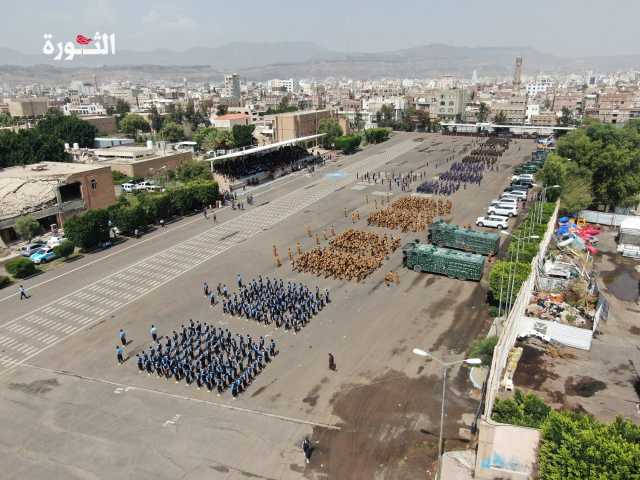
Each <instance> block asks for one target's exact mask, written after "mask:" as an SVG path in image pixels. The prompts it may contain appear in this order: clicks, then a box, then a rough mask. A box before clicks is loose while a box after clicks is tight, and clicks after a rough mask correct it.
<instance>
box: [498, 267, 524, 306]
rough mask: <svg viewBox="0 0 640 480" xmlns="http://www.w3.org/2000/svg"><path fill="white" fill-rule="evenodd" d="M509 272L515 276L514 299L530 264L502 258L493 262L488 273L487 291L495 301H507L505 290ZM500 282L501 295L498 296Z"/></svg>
mask: <svg viewBox="0 0 640 480" xmlns="http://www.w3.org/2000/svg"><path fill="white" fill-rule="evenodd" d="M510 273H513V274H514V276H515V279H514V287H513V295H512V301H513V300H515V298H516V296H517V295H518V291H519V290H520V286H521V285H522V283H523V282H524V281H525V280H526V279H527V277H528V276H529V273H531V264H530V263H523V262H518V263H515V262H507V261H504V260H498V261H497V262H496V263H494V264H493V267H492V268H491V273H490V274H489V291H490V292H491V297H492V298H493V300H495V301H496V302H500V301H501V302H502V303H503V304H504V303H506V302H507V301H508V298H507V295H508V294H507V290H508V288H509V283H510V281H511V280H510V278H511V276H510ZM501 283H502V296H500V284H501Z"/></svg>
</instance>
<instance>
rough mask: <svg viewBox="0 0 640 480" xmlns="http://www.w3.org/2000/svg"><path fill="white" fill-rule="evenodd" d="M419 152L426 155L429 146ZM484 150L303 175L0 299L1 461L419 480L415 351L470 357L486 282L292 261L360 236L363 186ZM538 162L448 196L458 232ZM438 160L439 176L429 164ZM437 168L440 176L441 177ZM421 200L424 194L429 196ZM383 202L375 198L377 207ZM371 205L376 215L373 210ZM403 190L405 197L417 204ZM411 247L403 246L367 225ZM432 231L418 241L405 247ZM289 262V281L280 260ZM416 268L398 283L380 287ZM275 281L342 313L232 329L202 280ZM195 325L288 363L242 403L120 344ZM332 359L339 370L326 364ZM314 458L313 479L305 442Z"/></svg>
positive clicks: (519, 152) (29, 474)
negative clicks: (293, 329) (353, 232)
mask: <svg viewBox="0 0 640 480" xmlns="http://www.w3.org/2000/svg"><path fill="white" fill-rule="evenodd" d="M418 139H422V140H420V141H417V140H418ZM471 142H472V140H471V139H469V138H465V137H443V136H440V135H436V134H397V135H395V136H394V137H393V138H392V139H391V140H390V141H388V142H386V143H384V144H381V145H376V146H372V147H368V148H366V149H364V150H363V151H362V152H360V153H358V154H356V155H353V156H350V157H346V158H341V159H339V160H338V161H337V162H335V163H332V164H330V165H328V166H327V167H325V168H323V169H321V170H319V171H317V172H316V173H314V174H313V175H309V174H305V173H297V174H294V175H292V176H288V177H285V178H282V179H279V180H277V181H275V182H273V183H271V184H269V185H265V186H261V187H258V188H257V189H255V190H254V195H255V202H254V204H255V206H254V207H250V208H247V209H246V210H245V211H238V210H236V211H232V210H230V209H224V210H222V211H219V212H217V217H218V218H217V224H215V225H214V223H213V220H212V219H211V216H210V217H209V219H208V220H206V219H204V218H203V217H202V215H196V216H193V217H189V218H185V219H182V220H180V221H178V222H175V223H173V224H169V225H168V226H167V227H166V228H165V229H158V230H156V231H154V232H151V233H149V234H148V235H146V236H144V237H142V238H141V239H139V240H135V239H130V240H128V241H126V242H124V243H122V244H120V245H118V246H116V247H114V248H112V249H110V250H106V251H104V252H101V253H97V254H91V255H86V256H85V257H84V258H82V259H80V260H78V261H75V262H72V263H69V264H68V265H64V266H63V267H61V268H58V269H54V270H52V271H49V272H47V273H45V274H42V275H39V276H37V277H34V278H32V279H30V280H28V281H26V282H25V286H27V288H28V289H29V291H30V293H31V295H32V297H31V298H30V299H29V300H26V301H19V300H18V298H17V296H16V295H15V289H9V290H7V289H5V290H2V291H1V292H0V312H1V313H0V422H1V424H2V426H3V428H2V429H0V462H1V464H2V466H3V473H2V478H7V479H47V480H50V479H58V478H61V479H62V478H63V479H102V478H120V479H129V478H131V479H156V480H157V479H178V478H184V479H245V478H246V479H301V478H310V479H316V478H317V479H325V478H326V479H340V480H342V479H373V478H390V479H396V478H402V479H412V478H416V479H422V478H425V472H428V473H427V474H428V475H429V474H430V473H432V470H433V461H434V459H435V457H436V451H437V446H436V444H437V431H438V421H439V412H440V396H441V393H442V391H441V375H440V371H439V368H438V366H437V364H435V363H434V362H426V363H425V361H424V359H421V358H417V357H415V356H413V355H412V354H411V349H412V348H413V347H414V346H419V347H421V348H424V349H427V350H432V351H434V352H437V353H438V355H439V356H440V357H442V358H446V359H449V360H450V359H457V358H462V355H463V354H464V352H465V351H466V349H467V348H468V346H469V345H470V343H471V342H472V341H473V339H474V338H475V337H476V336H478V335H480V334H482V333H484V332H485V331H486V328H487V327H488V323H489V318H488V316H487V314H486V309H485V307H484V296H485V285H484V282H481V283H473V282H461V281H456V280H451V279H448V278H444V277H440V276H435V275H428V274H417V273H415V272H413V271H407V270H404V269H402V268H401V267H400V265H401V252H400V251H397V252H396V253H394V254H393V255H392V256H391V257H390V259H389V260H388V261H387V262H386V263H385V265H383V267H382V268H381V269H379V270H378V271H376V272H375V273H374V274H373V275H371V276H370V277H369V278H367V279H366V280H365V281H364V282H361V283H359V284H358V283H355V282H343V281H339V280H336V279H331V278H326V279H325V278H318V277H314V276H311V275H309V274H298V273H296V272H292V270H291V265H290V262H289V260H288V258H287V248H288V247H291V248H292V249H293V250H295V244H296V242H297V241H300V242H301V243H302V245H303V249H307V248H311V247H312V245H313V244H314V240H312V239H310V238H309V237H308V236H307V235H306V232H305V229H306V227H307V226H309V227H310V228H311V229H312V230H313V231H314V232H322V231H323V230H326V231H329V230H330V228H331V226H332V225H333V226H334V227H335V230H336V232H340V231H342V230H344V229H346V228H350V227H352V224H351V218H350V217H349V218H345V217H344V209H345V208H346V209H347V210H348V211H352V210H354V209H358V210H359V211H360V213H361V218H362V220H360V221H359V222H358V224H357V225H356V227H358V228H364V229H368V227H367V226H366V214H367V213H368V212H369V211H371V210H372V209H373V201H374V199H378V201H380V199H382V198H383V196H384V192H385V191H387V190H386V189H385V188H384V187H381V186H380V185H371V186H368V185H367V186H364V185H361V184H357V180H356V172H359V173H363V172H364V171H366V170H369V171H372V170H386V171H394V172H406V171H409V170H414V171H415V170H417V169H422V170H423V171H425V172H427V173H428V174H429V176H431V175H434V174H435V173H436V172H442V171H444V170H446V169H447V163H445V159H446V158H447V157H450V156H451V155H452V154H453V155H454V156H455V158H456V159H459V158H460V157H461V155H462V152H463V151H464V150H465V149H469V146H470V145H471ZM534 148H535V146H534V144H533V142H531V141H524V140H523V141H516V142H513V143H512V146H511V148H510V149H509V150H508V152H507V154H506V155H505V156H504V157H503V158H502V159H501V160H500V168H499V169H498V171H496V172H488V173H487V174H486V175H485V179H484V180H483V182H482V185H481V186H480V187H478V186H473V187H467V189H466V190H460V191H459V192H458V193H456V194H455V195H454V196H453V197H452V198H453V202H454V211H453V215H452V219H453V221H454V222H456V223H460V224H462V223H472V222H473V221H474V220H475V217H476V216H478V215H481V214H483V213H484V210H485V207H486V205H487V203H488V202H489V201H490V200H491V199H492V198H495V196H496V195H497V193H498V192H499V191H501V189H502V187H503V186H504V184H506V183H507V181H508V177H509V176H510V174H511V169H510V168H509V167H510V166H512V165H515V164H517V163H519V162H520V161H521V160H522V159H523V158H525V157H526V156H528V155H529V152H530V151H532V150H533V149H534ZM427 162H429V166H428V167H427V166H426V163H427ZM438 163H439V164H440V165H439V166H437V167H436V165H437V164H438ZM415 186H417V184H414V185H413V188H415ZM376 192H378V194H376ZM365 195H367V196H368V198H369V204H368V205H366V204H365ZM401 195H402V194H401V192H399V191H397V190H393V192H392V196H393V197H392V198H398V197H399V196H401ZM370 229H371V230H377V231H380V232H387V233H392V234H395V235H398V234H399V232H398V231H394V232H390V231H389V230H384V229H377V228H370ZM417 236H420V237H424V234H419V235H416V234H415V233H408V234H402V240H403V243H404V242H406V241H408V240H410V239H413V238H416V237H417ZM273 245H276V247H277V248H278V250H279V252H280V257H281V258H282V259H283V265H282V267H280V268H276V267H275V265H274V261H273V257H272V246H273ZM392 269H394V270H395V269H398V271H399V272H400V280H401V281H400V285H398V286H392V287H387V286H385V285H384V281H383V277H384V274H385V273H386V272H387V271H389V270H392ZM237 273H241V274H242V275H243V277H244V279H245V280H248V279H250V278H252V277H255V276H257V275H258V274H261V275H263V276H265V275H267V276H278V277H280V278H283V279H285V281H286V280H287V279H291V280H295V281H302V282H303V283H305V284H307V285H308V286H309V287H310V288H315V286H316V285H319V286H320V287H321V288H329V289H330V291H331V292H332V300H333V301H332V303H331V304H330V305H329V306H328V307H327V308H326V309H325V310H323V311H322V312H321V313H320V314H319V315H318V316H316V317H314V318H313V319H312V321H311V323H310V324H309V325H307V327H305V328H304V329H303V330H302V331H301V332H300V333H298V334H297V335H293V334H291V333H288V332H284V331H281V330H276V329H275V328H273V327H265V326H263V325H258V324H256V323H255V322H249V321H245V320H241V319H238V318H231V317H228V316H225V315H223V313H222V310H221V307H220V306H217V307H214V308H211V307H210V306H209V305H208V302H206V301H205V298H204V296H203V294H202V282H203V281H204V280H207V281H208V283H209V285H216V284H217V283H218V282H223V283H226V284H227V285H229V286H230V287H231V286H232V285H234V279H235V275H236V274H237ZM189 318H193V319H195V320H203V321H207V322H209V323H212V324H214V325H216V326H222V327H224V328H229V329H231V330H232V331H233V332H238V333H241V334H246V333H250V334H251V335H252V336H254V337H256V336H260V335H264V336H265V337H266V338H267V340H269V339H270V338H271V337H273V338H275V339H276V341H277V342H278V346H279V349H280V354H279V355H278V356H277V357H276V358H275V360H274V361H272V362H271V363H270V364H269V365H268V367H267V368H266V369H265V370H264V371H263V372H262V373H261V374H260V375H259V376H258V377H257V379H256V380H255V381H254V382H253V384H252V385H251V386H250V387H249V388H248V390H247V391H246V392H244V393H243V394H241V395H240V397H239V398H238V399H237V400H234V399H233V398H232V397H231V395H230V394H228V393H226V394H224V395H222V396H221V397H218V396H217V395H215V394H211V393H209V392H207V391H206V390H202V391H199V390H197V389H196V388H194V387H185V384H184V383H180V384H175V383H174V382H167V381H164V380H160V379H159V378H157V377H156V376H147V375H146V374H138V372H137V368H136V366H135V364H134V362H133V361H128V362H126V363H125V364H124V365H122V366H118V365H117V363H116V361H115V354H114V350H115V345H116V344H117V331H118V329H119V328H124V329H125V330H126V331H127V333H128V337H129V339H130V342H131V343H130V344H129V345H128V346H127V353H128V354H129V355H131V356H134V355H135V354H136V353H137V352H139V351H141V350H142V349H143V348H146V347H147V346H148V344H149V340H150V338H149V334H148V330H149V327H150V326H151V324H155V325H156V326H157V327H158V330H159V333H160V334H167V333H170V332H171V331H172V330H173V329H174V328H176V327H177V326H179V325H180V324H181V323H183V322H185V321H188V319H189ZM329 352H331V353H333V354H334V356H335V359H336V363H337V370H336V371H335V372H334V371H329V370H328V368H327V355H328V353H329ZM466 374H467V372H466V371H465V369H457V370H453V371H452V372H450V375H451V378H452V382H450V384H449V385H450V388H449V390H448V397H447V398H448V400H447V412H448V413H447V421H446V430H445V433H446V435H445V437H446V439H447V440H446V445H447V447H448V448H454V447H458V446H460V445H461V443H460V441H459V440H457V436H458V435H457V431H458V427H459V421H460V417H461V415H462V414H463V413H465V412H472V411H474V409H475V408H476V406H477V400H474V398H477V395H476V394H475V393H473V392H472V386H471V384H470V383H469V382H468V380H467V375H466ZM305 436H309V437H310V439H311V441H312V443H313V446H314V451H313V455H312V459H311V463H310V464H308V465H307V464H305V462H304V458H303V455H302V451H301V449H300V447H299V445H300V442H301V441H302V439H303V438H304V437H305Z"/></svg>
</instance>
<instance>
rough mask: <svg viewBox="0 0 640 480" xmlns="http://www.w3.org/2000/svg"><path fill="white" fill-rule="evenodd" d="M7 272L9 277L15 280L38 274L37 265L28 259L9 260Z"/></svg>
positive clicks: (6, 264)
mask: <svg viewBox="0 0 640 480" xmlns="http://www.w3.org/2000/svg"><path fill="white" fill-rule="evenodd" d="M4 268H5V270H6V271H7V273H9V275H12V276H14V277H15V278H24V277H28V276H29V275H33V274H34V273H36V270H37V269H36V265H35V264H34V263H33V262H32V261H31V260H29V259H28V258H23V257H21V258H14V259H13V260H9V261H8V262H7V263H5V265H4Z"/></svg>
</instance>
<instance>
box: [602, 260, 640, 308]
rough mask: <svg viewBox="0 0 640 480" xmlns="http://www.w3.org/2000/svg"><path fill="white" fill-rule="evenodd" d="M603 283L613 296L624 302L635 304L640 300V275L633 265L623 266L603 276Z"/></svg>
mask: <svg viewBox="0 0 640 480" xmlns="http://www.w3.org/2000/svg"><path fill="white" fill-rule="evenodd" d="M602 281H603V282H604V284H605V285H606V287H607V290H608V291H609V293H611V295H613V296H614V297H616V298H617V299H619V300H622V301H623V302H635V301H636V300H637V299H638V295H639V293H640V292H639V288H640V275H638V272H637V271H636V270H635V269H634V268H633V266H631V265H627V264H622V265H618V266H617V268H616V269H615V270H613V271H611V272H606V273H604V274H603V275H602Z"/></svg>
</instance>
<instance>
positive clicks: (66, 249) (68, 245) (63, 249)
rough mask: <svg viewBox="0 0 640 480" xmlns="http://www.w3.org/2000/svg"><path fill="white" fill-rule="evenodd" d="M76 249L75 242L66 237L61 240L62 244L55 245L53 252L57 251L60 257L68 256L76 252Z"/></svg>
mask: <svg viewBox="0 0 640 480" xmlns="http://www.w3.org/2000/svg"><path fill="white" fill-rule="evenodd" d="M75 249H76V246H75V245H74V244H73V242H71V241H69V240H66V239H65V240H63V241H62V242H60V245H56V246H55V247H53V253H55V254H56V255H57V256H58V257H60V258H67V257H68V256H69V255H71V254H72V253H73V252H74V250H75Z"/></svg>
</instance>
